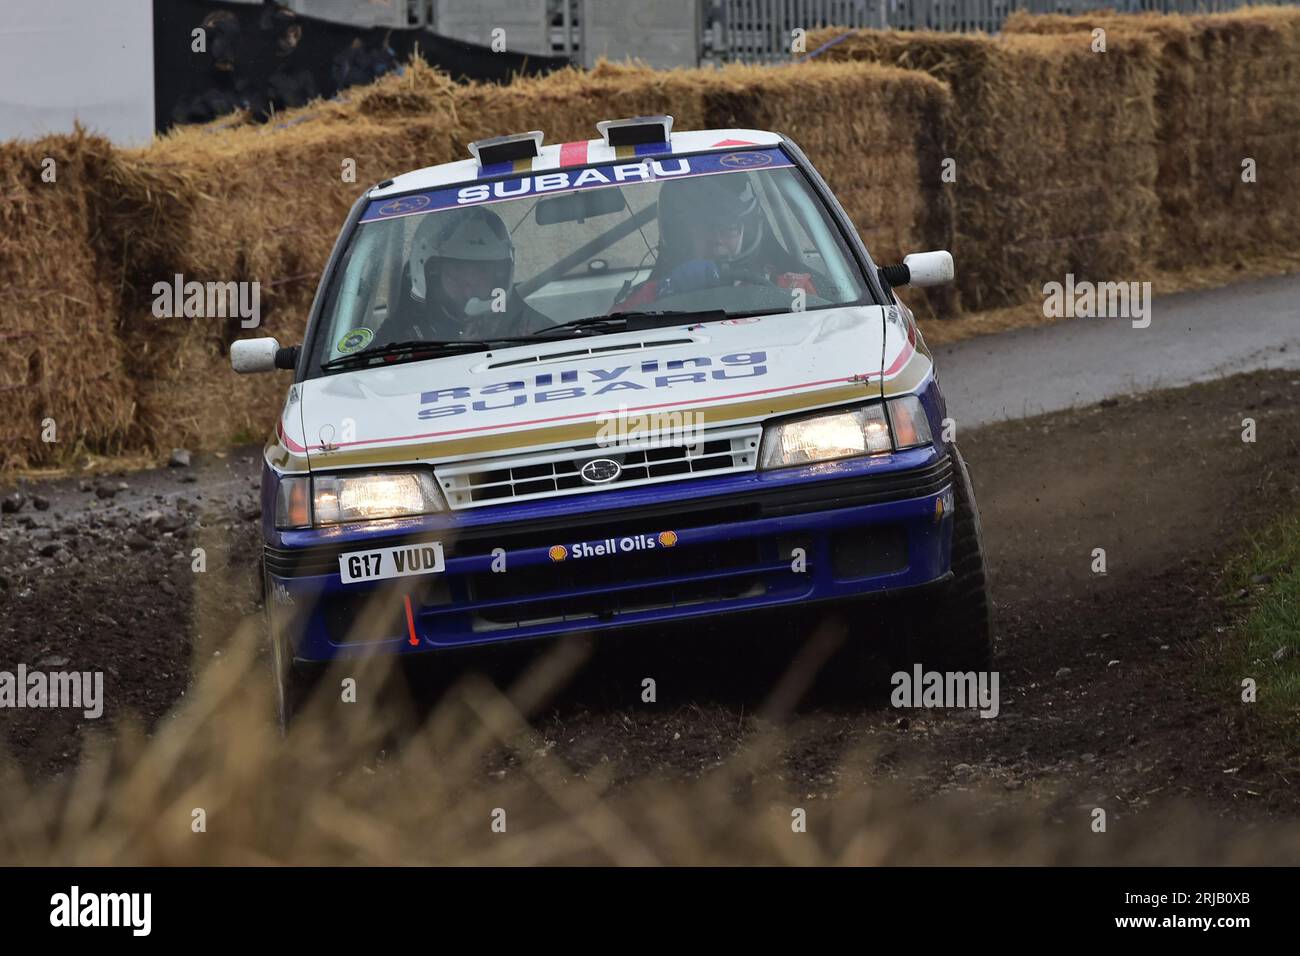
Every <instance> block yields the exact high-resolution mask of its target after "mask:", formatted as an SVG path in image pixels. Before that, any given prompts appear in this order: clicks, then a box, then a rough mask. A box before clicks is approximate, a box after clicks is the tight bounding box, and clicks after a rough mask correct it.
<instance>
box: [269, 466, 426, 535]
mask: <svg viewBox="0 0 1300 956" xmlns="http://www.w3.org/2000/svg"><path fill="white" fill-rule="evenodd" d="M309 502H310V508H308V503H309ZM445 507H446V506H445V505H444V504H443V498H442V493H441V492H440V491H439V490H438V485H437V483H436V482H435V481H434V478H433V475H432V474H430V473H428V472H419V471H414V472H409V471H381V472H371V473H364V472H358V473H354V474H348V473H346V472H345V473H341V474H332V475H312V476H306V475H302V476H287V477H285V478H283V479H281V481H280V487H279V489H278V490H277V494H276V509H275V523H276V527H278V528H307V527H320V526H321V525H330V524H343V523H346V522H352V521H376V520H378V519H380V518H402V517H407V516H410V515H424V514H432V513H435V512H439V511H443V510H445Z"/></svg>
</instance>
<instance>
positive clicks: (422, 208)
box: [361, 149, 794, 223]
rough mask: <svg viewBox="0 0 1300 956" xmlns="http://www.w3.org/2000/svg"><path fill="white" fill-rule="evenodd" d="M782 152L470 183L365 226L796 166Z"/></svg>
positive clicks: (400, 203) (373, 215)
mask: <svg viewBox="0 0 1300 956" xmlns="http://www.w3.org/2000/svg"><path fill="white" fill-rule="evenodd" d="M793 165H794V163H792V162H791V161H790V160H789V159H788V158H787V157H786V155H785V154H784V153H782V152H781V151H780V150H779V149H753V150H742V151H739V152H733V153H705V154H703V155H698V156H665V157H663V158H662V159H645V160H642V161H640V162H634V163H609V164H607V165H604V166H588V167H587V168H586V169H558V170H555V171H553V172H549V173H538V174H537V175H535V176H515V177H512V178H510V179H498V180H497V181H496V182H491V183H469V184H465V185H460V186H450V187H447V188H444V189H433V190H430V191H428V192H424V193H416V194H413V195H410V196H399V197H397V198H395V199H376V200H375V201H374V202H372V203H371V204H370V206H369V207H368V208H367V209H366V211H365V214H364V215H362V217H361V221H362V222H363V223H365V222H376V221H378V220H381V219H397V218H400V217H402V216H417V215H422V214H424V213H429V212H438V211H441V210H444V209H455V208H457V207H460V206H477V205H481V204H483V203H494V202H504V201H506V200H509V199H520V198H522V197H525V196H538V195H550V194H556V193H566V192H577V191H578V190H581V189H604V188H607V187H609V186H621V185H624V184H625V183H646V182H654V181H655V180H658V179H670V178H671V179H675V178H678V177H683V176H713V175H717V174H719V173H743V172H749V171H751V170H755V169H780V168H782V167H786V166H793Z"/></svg>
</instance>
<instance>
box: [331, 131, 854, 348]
mask: <svg viewBox="0 0 1300 956" xmlns="http://www.w3.org/2000/svg"><path fill="white" fill-rule="evenodd" d="M868 294H869V293H868V291H867V286H866V283H865V281H864V279H863V276H862V272H861V270H860V268H859V267H858V265H857V263H856V261H855V260H854V258H853V256H852V255H851V254H850V253H849V250H848V248H847V247H846V245H845V242H844V239H843V237H842V235H841V234H840V231H839V229H838V228H837V227H836V226H835V224H834V223H833V222H832V220H831V219H830V216H829V215H828V213H827V210H826V209H825V207H824V205H823V203H822V201H821V199H820V198H819V196H818V195H817V193H816V192H814V191H813V189H812V188H811V187H810V185H809V183H808V182H807V180H806V179H805V177H804V176H803V175H802V174H801V173H800V172H799V170H798V169H797V168H795V166H794V165H793V163H792V162H791V161H790V159H789V158H788V157H787V156H786V155H785V154H784V153H783V152H781V151H780V150H779V149H751V150H742V151H736V152H727V153H706V154H697V155H688V156H667V155H665V156H663V157H662V158H642V159H637V160H630V161H627V162H622V163H619V162H615V163H610V164H607V165H599V166H589V167H586V168H583V169H570V170H560V171H554V172H542V173H536V174H526V175H519V176H516V177H513V178H504V179H495V180H491V181H487V182H483V183H471V184H468V185H465V184H462V185H459V186H453V187H449V188H443V189H435V190H430V191H428V192H424V193H418V194H411V195H404V196H400V197H397V198H395V199H393V198H389V199H377V200H375V201H373V202H372V203H371V204H370V206H369V207H368V208H367V209H366V210H365V212H364V213H363V214H362V216H361V220H360V223H359V225H358V227H357V229H356V230H355V231H354V233H353V235H352V238H351V241H350V243H349V245H348V247H347V249H346V251H345V253H344V255H343V256H342V257H341V259H340V261H339V265H338V267H337V269H336V270H335V273H334V276H333V279H332V281H331V284H330V288H329V290H328V294H327V298H326V301H325V304H324V310H323V312H322V315H321V319H320V321H321V325H320V326H319V329H320V332H318V333H317V334H316V335H315V336H314V346H313V351H314V352H315V360H314V361H313V363H312V366H313V367H319V366H320V365H322V364H324V363H332V366H331V367H335V366H346V365H347V364H349V363H348V362H347V361H346V359H347V358H348V356H350V355H353V354H358V353H362V352H372V351H379V350H382V349H384V348H385V347H388V350H389V353H390V354H389V355H388V356H387V358H388V359H389V360H395V359H397V358H401V357H416V358H418V357H422V356H424V357H427V356H428V355H429V354H434V353H431V352H429V351H425V352H423V353H422V352H421V350H420V349H418V348H413V347H412V343H426V342H427V343H435V342H438V343H450V342H456V343H458V347H457V348H456V349H455V351H456V352H464V351H465V350H466V349H467V348H469V349H473V348H474V345H473V343H480V344H479V347H480V348H488V347H490V344H491V343H492V342H495V341H499V340H501V339H513V338H523V337H528V336H545V335H566V334H567V335H577V334H585V333H590V332H595V331H612V330H617V328H618V327H619V325H620V324H621V322H620V320H618V319H617V318H615V319H613V320H611V321H600V320H599V319H600V317H603V316H615V317H617V316H619V315H624V314H629V313H647V312H648V313H668V314H676V313H681V314H684V315H687V316H689V315H691V314H701V313H707V314H708V315H709V317H710V318H717V317H719V314H720V313H724V312H725V313H726V314H728V315H754V314H768V313H781V312H792V311H801V310H804V309H818V308H826V307H829V306H835V305H846V304H850V303H859V302H863V301H867V299H866V297H867V296H868ZM587 319H594V320H595V321H591V322H583V321H582V320H587ZM557 327H558V328H557ZM393 346H400V348H393Z"/></svg>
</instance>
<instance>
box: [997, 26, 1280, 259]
mask: <svg viewBox="0 0 1300 956" xmlns="http://www.w3.org/2000/svg"><path fill="white" fill-rule="evenodd" d="M1096 28H1101V29H1104V30H1105V31H1106V36H1107V39H1108V43H1113V42H1114V40H1115V38H1117V37H1118V38H1128V37H1132V36H1143V37H1146V38H1148V39H1149V40H1150V41H1151V42H1153V43H1154V44H1155V47H1156V51H1157V62H1156V72H1157V79H1156V91H1155V101H1154V109H1155V112H1156V116H1157V130H1156V141H1157V152H1158V168H1159V176H1158V179H1157V182H1156V193H1157V196H1158V199H1159V224H1158V228H1157V230H1156V231H1155V234H1154V235H1153V237H1152V238H1153V246H1154V247H1155V248H1156V251H1157V256H1156V262H1157V264H1158V265H1159V266H1160V267H1161V268H1165V269H1186V268H1188V267H1194V266H1198V265H1210V264H1218V263H1231V264H1236V265H1238V266H1245V265H1247V264H1248V263H1249V262H1250V261H1251V260H1253V259H1258V258H1262V257H1268V256H1274V255H1285V254H1288V253H1294V251H1295V249H1296V247H1297V244H1300V190H1298V189H1296V188H1295V186H1294V183H1293V181H1292V169H1293V168H1294V165H1295V156H1296V155H1297V153H1300V10H1297V9H1296V8H1294V7H1252V8H1244V9H1241V10H1236V11H1233V12H1231V13H1223V14H1212V15H1205V16H1191V17H1183V16H1165V15H1159V14H1149V15H1142V16H1117V15H1115V14H1113V13H1109V12H1102V13H1098V14H1087V15H1081V16H1076V17H1067V16H1048V17H1030V16H1024V15H1020V14H1018V15H1016V16H1014V17H1012V18H1011V19H1010V20H1008V21H1007V25H1006V30H1007V31H1008V32H1009V33H1015V34H1022V35H1023V34H1031V33H1032V34H1039V35H1071V34H1073V35H1078V34H1080V33H1085V34H1090V33H1091V31H1092V30H1094V29H1096ZM1247 159H1250V160H1253V161H1254V163H1255V171H1256V181H1255V182H1246V181H1244V180H1243V161H1244V160H1247Z"/></svg>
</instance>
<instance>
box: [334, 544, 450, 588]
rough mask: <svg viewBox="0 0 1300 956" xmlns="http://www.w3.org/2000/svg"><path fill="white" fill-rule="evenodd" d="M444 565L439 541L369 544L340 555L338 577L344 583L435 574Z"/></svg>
mask: <svg viewBox="0 0 1300 956" xmlns="http://www.w3.org/2000/svg"><path fill="white" fill-rule="evenodd" d="M443 568H444V564H443V558H442V542H440V541H424V542H421V543H419V544H403V545H398V546H397V547H395V548H370V549H369V550H366V551H349V552H348V553H347V554H340V555H339V578H341V579H342V581H343V583H344V584H356V583H357V582H359V581H380V580H383V579H384V578H405V577H409V576H411V575H413V574H437V573H438V572H440V571H442V570H443Z"/></svg>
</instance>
